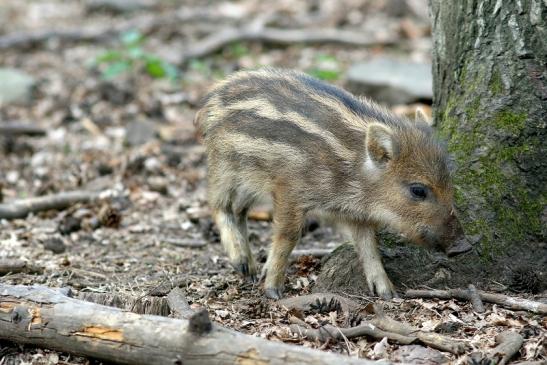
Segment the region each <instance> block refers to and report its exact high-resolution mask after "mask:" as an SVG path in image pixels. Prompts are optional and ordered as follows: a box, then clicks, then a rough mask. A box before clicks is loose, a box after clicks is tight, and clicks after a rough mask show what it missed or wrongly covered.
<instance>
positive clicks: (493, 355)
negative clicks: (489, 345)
mask: <svg viewBox="0 0 547 365" xmlns="http://www.w3.org/2000/svg"><path fill="white" fill-rule="evenodd" d="M523 341H524V338H523V337H522V336H521V335H519V334H518V333H516V332H512V331H506V332H502V333H500V334H499V335H497V336H496V343H497V344H498V345H497V346H496V347H495V348H494V349H492V350H491V351H489V358H490V359H492V360H493V363H495V364H497V365H505V364H507V362H509V360H510V359H511V358H512V357H513V356H515V354H516V353H517V352H518V351H519V350H520V347H521V346H522V343H523Z"/></svg>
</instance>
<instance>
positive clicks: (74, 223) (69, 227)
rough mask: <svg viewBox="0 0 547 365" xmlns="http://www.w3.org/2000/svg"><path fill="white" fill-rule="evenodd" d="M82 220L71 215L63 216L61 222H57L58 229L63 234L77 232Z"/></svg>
mask: <svg viewBox="0 0 547 365" xmlns="http://www.w3.org/2000/svg"><path fill="white" fill-rule="evenodd" d="M81 223H82V221H81V219H78V218H76V217H74V216H72V215H69V216H66V217H64V218H63V219H62V220H61V222H59V226H58V230H59V232H60V233H61V234H63V235H68V234H71V233H72V232H77V231H79V230H80V229H81V228H82V224H81Z"/></svg>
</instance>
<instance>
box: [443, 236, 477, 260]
mask: <svg viewBox="0 0 547 365" xmlns="http://www.w3.org/2000/svg"><path fill="white" fill-rule="evenodd" d="M472 248H473V246H471V244H470V243H469V241H468V240H467V238H465V236H462V237H461V238H459V239H456V240H455V241H454V243H452V244H451V245H450V246H448V248H447V249H446V251H445V252H446V254H447V255H448V257H453V256H458V255H460V254H462V253H464V252H467V251H469V250H471V249H472Z"/></svg>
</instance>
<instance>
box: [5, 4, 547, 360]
mask: <svg viewBox="0 0 547 365" xmlns="http://www.w3.org/2000/svg"><path fill="white" fill-rule="evenodd" d="M100 3H101V2H93V1H89V2H83V1H81V2H64V1H60V0H59V1H53V0H51V1H25V2H21V1H16V0H5V1H3V2H2V4H1V5H0V35H1V34H4V35H6V34H13V33H21V32H30V31H32V32H38V33H41V32H44V31H46V30H52V29H64V30H71V29H80V30H82V29H84V30H89V31H90V32H91V31H95V30H99V31H100V30H101V29H107V28H109V29H113V30H112V32H110V33H108V34H105V35H104V36H101V37H98V38H97V39H93V40H90V41H87V40H85V39H84V40H82V39H79V40H78V39H77V40H74V39H73V40H68V39H63V38H59V39H55V38H53V39H48V40H44V41H39V42H35V43H32V42H30V43H28V44H25V45H24V46H13V47H10V48H5V49H1V51H0V65H1V66H2V67H12V68H17V69H19V70H22V71H24V72H26V73H28V74H29V75H31V76H32V77H33V78H34V79H35V81H36V85H35V88H34V90H33V97H32V101H31V102H30V103H28V104H25V105H5V106H2V107H1V108H0V123H2V122H8V121H9V122H21V123H23V122H24V123H32V124H34V125H36V126H39V127H41V128H44V129H45V130H46V131H47V133H46V135H44V136H39V137H29V136H19V137H17V138H13V137H2V139H1V145H0V148H1V150H0V156H1V158H0V189H1V190H0V192H1V194H0V199H3V202H4V203H7V202H11V201H13V200H16V199H21V198H26V197H31V196H42V195H49V194H54V193H59V192H64V191H72V190H87V191H99V190H110V191H112V192H115V194H116V198H114V199H113V200H112V201H110V202H103V203H97V204H78V205H75V206H72V207H70V208H68V209H65V210H61V211H47V212H41V213H37V214H32V215H30V216H28V217H26V218H24V219H15V220H0V259H14V258H16V259H21V260H24V261H25V262H27V263H29V264H32V265H33V266H35V267H37V268H38V270H36V272H33V273H28V272H20V273H10V274H7V275H4V276H0V283H5V284H24V285H32V284H40V285H46V286H50V287H70V288H72V289H73V290H74V291H75V293H76V294H77V296H78V295H82V294H83V293H95V294H112V295H119V296H122V297H130V298H138V299H139V300H140V301H141V302H145V301H146V300H147V298H151V297H159V298H161V297H162V296H164V295H165V294H167V293H168V292H169V290H170V289H171V288H172V287H175V286H181V287H183V288H185V293H186V296H187V299H188V300H189V302H190V303H191V305H192V307H194V308H198V307H205V308H207V309H208V311H209V313H210V315H211V319H212V320H213V321H214V322H217V323H219V324H222V325H223V326H226V327H229V328H232V329H234V330H237V331H240V332H243V333H247V334H251V335H254V336H260V337H263V338H267V339H270V340H273V341H283V342H288V343H293V344H298V345H303V346H308V347H312V348H320V349H322V350H324V351H334V352H339V353H346V354H348V353H349V354H350V355H352V356H360V357H366V358H372V359H389V360H391V361H394V362H415V361H418V360H416V359H415V360H412V358H409V357H405V356H407V355H405V353H406V352H405V351H407V350H408V347H407V346H402V345H398V344H397V343H392V342H391V341H388V342H386V341H380V340H374V339H370V338H365V337H361V338H354V339H349V341H327V342H320V341H311V340H308V339H305V338H303V337H302V336H299V335H297V334H294V333H291V331H290V330H289V324H290V321H289V316H291V315H293V314H294V313H292V312H291V313H289V311H288V310H287V309H286V308H283V307H281V306H279V305H277V304H276V303H275V302H274V301H271V300H268V299H265V298H264V296H263V292H262V287H261V285H259V284H258V285H254V284H250V283H246V282H245V281H244V280H243V279H242V278H240V276H238V275H237V274H236V273H235V272H234V270H233V269H232V267H231V266H230V264H229V262H228V260H227V257H226V256H225V254H224V253H223V250H222V247H221V245H220V243H219V239H218V233H217V232H216V230H215V228H214V226H213V224H212V221H211V218H210V212H209V210H208V207H207V202H206V194H205V192H206V169H205V154H204V148H203V146H201V145H200V144H199V142H198V141H197V140H196V136H195V131H194V126H193V116H194V113H195V111H196V108H197V105H198V102H199V99H200V97H201V96H203V95H204V94H205V92H206V90H207V89H208V88H209V87H210V86H211V85H212V84H213V83H214V81H215V80H218V79H222V78H223V77H224V76H225V75H228V74H229V73H231V72H233V71H235V70H238V69H242V68H255V67H259V66H264V65H270V66H276V67H287V68H295V69H300V70H304V71H307V72H309V73H311V74H314V75H317V76H320V77H322V78H325V79H329V81H330V82H332V83H335V84H338V85H341V86H344V72H345V71H346V70H347V68H348V67H349V66H350V65H351V64H353V63H355V62H357V61H361V60H364V59H367V58H370V57H371V56H375V55H380V54H392V55H397V56H403V57H409V58H411V59H413V60H419V61H423V60H428V58H429V48H430V45H431V42H430V40H429V38H427V37H428V30H427V29H428V27H427V23H426V22H425V23H424V20H423V19H421V20H420V19H419V17H417V16H411V17H409V18H408V17H404V16H401V14H397V11H395V10H394V9H393V8H392V6H391V7H390V5H389V3H391V2H390V1H387V0H386V1H378V2H373V1H367V0H351V1H349V0H348V1H342V2H338V1H325V2H323V4H322V5H321V6H319V7H318V5H317V3H319V2H316V1H304V2H298V3H295V2H292V1H284V0H281V1H278V2H276V4H275V7H274V8H272V6H273V5H272V4H271V3H270V2H259V1H256V0H244V1H240V2H237V3H230V4H228V3H222V4H221V5H218V6H215V7H211V9H205V10H210V12H209V15H208V16H213V17H217V18H218V21H212V20H211V19H206V20H203V19H201V18H200V16H196V17H195V19H192V20H187V21H180V20H179V21H177V20H176V19H173V16H174V15H173V14H175V15H176V14H184V13H185V12H186V11H190V10H188V9H194V10H195V9H203V5H200V4H201V2H199V1H197V0H196V1H186V2H184V6H181V5H180V4H179V3H177V2H175V1H169V2H167V1H166V2H159V1H157V2H154V1H141V2H133V4H140V5H138V6H136V8H134V9H130V8H122V9H116V8H110V7H104V6H103V7H100V6H98V5H97V4H100ZM105 3H109V2H108V1H105ZM110 3H116V2H114V1H112V2H110ZM119 3H124V2H123V1H120V2H119ZM127 3H132V2H127ZM394 3H403V2H394ZM86 4H87V5H86ZM93 4H95V5H93ZM340 4H343V6H342V5H340ZM126 5H127V4H126ZM127 6H128V5H127ZM339 8H341V9H343V10H344V11H340V9H339ZM370 14H374V15H370ZM259 15H260V16H264V15H267V16H268V17H270V18H269V19H270V20H268V21H269V22H272V24H274V25H276V26H279V27H289V26H292V27H299V28H303V27H309V28H310V29H311V28H313V27H333V26H340V27H342V28H347V29H353V30H359V31H363V32H365V33H366V34H369V35H370V36H371V37H372V38H390V37H395V38H396V39H400V40H401V42H403V41H408V40H409V39H411V38H414V41H413V42H412V44H413V47H408V46H406V47H403V46H401V47H397V46H381V45H376V46H373V47H354V46H350V47H348V46H338V45H321V44H319V45H313V46H312V45H302V44H295V45H284V46H281V45H265V44H263V43H261V42H235V43H231V44H229V45H227V46H226V47H222V48H221V49H220V50H218V51H216V52H212V53H211V54H208V55H206V56H203V57H200V58H196V59H191V60H188V61H185V62H184V64H182V65H180V64H177V63H178V62H180V55H181V54H182V51H181V50H184V49H186V48H185V47H187V46H188V44H194V43H195V42H196V40H197V39H199V38H201V37H203V36H204V35H207V34H213V33H215V32H222V31H223V30H224V29H225V28H226V27H232V26H240V25H242V24H245V22H247V21H248V20H249V19H253V18H258V17H259ZM150 19H152V20H154V19H155V20H157V21H158V24H156V26H150V27H148V26H147V28H146V31H145V32H143V37H144V38H143V39H142V40H139V41H138V42H137V43H138V44H137V46H136V47H135V48H138V49H139V50H140V51H143V52H146V53H148V54H151V55H154V56H157V59H159V60H160V61H161V62H165V63H172V64H177V66H179V69H180V70H181V71H180V73H179V75H177V76H176V78H173V79H172V80H171V79H168V78H167V79H166V78H153V77H151V75H150V73H153V71H146V70H144V69H143V66H142V65H143V64H144V63H145V62H146V61H142V60H143V59H144V58H142V59H140V58H139V60H138V61H135V64H134V65H128V64H127V63H125V64H124V62H120V63H119V64H118V66H117V67H121V68H122V69H123V70H125V72H123V73H122V72H121V71H120V70H116V69H115V67H116V66H112V63H110V67H109V65H108V64H107V62H108V61H105V63H99V64H98V63H97V61H98V60H101V59H102V60H105V59H107V58H108V57H118V53H120V52H122V53H123V52H125V51H128V49H127V44H126V46H124V45H122V44H120V40H119V39H120V37H119V35H120V34H119V32H118V31H116V30H115V29H114V28H116V27H117V26H120V25H123V24H126V23H128V22H134V23H131V24H137V27H138V24H141V25H142V24H145V25H146V24H148V25H149V24H150ZM271 19H274V20H271ZM409 24H410V25H409ZM123 34H125V35H126V36H127V37H131V36H133V37H134V36H135V35H134V34H133V35H131V34H129V35H128V33H127V32H125V33H123ZM76 38H78V37H76ZM130 41H131V40H129V42H130ZM0 43H1V42H0ZM407 44H408V43H407ZM124 47H126V48H124ZM140 51H139V52H140ZM116 52H117V53H116ZM118 61H119V60H118ZM143 62H144V63H143ZM162 67H163V66H162ZM165 70H167V71H168V73H169V72H170V71H171V69H170V68H169V67H167V66H166V67H165ZM118 72H120V74H119V75H113V76H112V75H110V76H112V77H111V78H108V77H109V74H108V73H111V74H114V73H118ZM399 110H401V108H399ZM402 110H403V111H404V110H406V109H405V108H402ZM0 137H1V136H0ZM252 218H253V219H251V220H250V222H249V224H250V229H249V230H250V241H251V246H252V249H253V251H254V252H255V254H256V257H258V258H259V262H261V263H262V262H264V260H265V257H266V249H267V247H268V244H269V241H270V235H271V222H270V221H269V219H268V218H269V208H268V206H267V205H264V206H261V207H259V208H258V209H257V210H255V212H254V213H252ZM344 241H345V239H344V238H343V237H342V236H341V235H339V234H338V233H336V232H335V231H334V230H333V229H331V228H329V227H327V226H323V225H319V226H318V225H317V224H310V225H309V227H308V229H307V231H306V232H305V235H304V236H303V238H302V243H301V244H300V245H299V247H298V249H302V250H308V249H315V248H321V249H334V248H335V247H336V246H337V245H339V244H340V243H342V242H344ZM320 268H321V260H320V259H319V258H316V257H313V256H301V257H299V258H296V259H295V260H294V261H293V263H292V264H291V266H290V268H289V272H288V275H287V280H286V288H287V290H286V293H285V296H286V297H292V296H301V295H305V294H309V293H311V292H312V290H313V287H314V283H315V280H316V278H317V275H318V273H319V270H320ZM356 280H363V279H362V278H356ZM522 295H523V296H525V297H528V298H531V299H536V300H538V301H543V302H545V301H546V296H545V293H543V295H541V294H540V295H539V296H536V297H532V296H530V295H528V294H522ZM352 299H353V300H355V301H357V302H359V303H361V304H363V307H364V308H366V305H367V304H368V303H372V302H374V303H377V304H380V305H382V306H383V307H384V311H385V312H386V313H387V314H389V315H390V316H392V317H393V318H395V319H397V320H400V321H403V322H406V323H410V324H412V325H414V326H416V327H419V328H421V329H423V330H427V331H437V332H443V331H444V333H448V335H449V336H451V337H454V338H457V339H461V340H464V341H466V342H467V343H468V344H469V345H470V346H471V348H472V349H473V351H486V350H488V349H490V348H492V347H494V345H495V336H496V335H497V334H499V333H501V332H503V331H506V330H508V329H509V330H514V331H517V332H519V333H520V334H521V335H522V336H523V337H524V344H523V346H522V347H521V349H520V352H519V353H518V354H517V355H516V356H515V358H514V360H515V361H523V360H536V361H540V360H543V361H545V360H546V359H547V353H546V350H545V347H546V345H547V335H546V327H547V319H546V318H545V317H542V316H539V315H537V314H533V313H529V312H525V311H512V310H509V309H504V308H502V307H500V306H497V305H491V304H486V311H485V312H484V313H476V312H474V311H473V307H472V306H471V305H470V304H469V303H466V302H459V301H455V300H434V299H433V300H432V299H427V300H426V299H405V300H403V299H398V300H393V301H381V300H379V299H378V298H374V297H369V296H366V295H363V296H354V295H352ZM363 313H364V314H363V315H364V316H365V317H364V318H366V316H367V314H366V311H365V312H363ZM301 317H302V320H303V321H304V322H305V323H307V325H308V326H310V327H312V328H318V327H320V326H322V325H324V324H325V323H331V324H333V325H336V326H344V323H346V324H347V321H348V318H344V316H343V315H341V314H340V313H337V312H336V311H332V312H330V313H328V312H327V313H312V312H310V313H303V314H302V315H301ZM413 351H416V349H414V350H413ZM431 351H433V350H431ZM435 351H436V350H435ZM469 352H472V351H469ZM420 356H424V358H425V360H423V362H422V363H431V364H433V363H443V362H447V361H451V362H456V363H458V362H459V363H465V362H467V361H469V359H468V358H467V357H465V356H459V357H458V356H456V355H453V354H450V353H446V352H443V353H441V352H438V351H436V352H435V353H433V354H431V353H428V354H425V355H424V354H421V355H420ZM29 363H30V364H57V363H59V364H98V363H100V361H98V360H93V359H87V358H83V357H75V356H73V355H69V354H66V353H59V352H55V351H50V350H47V349H38V348H34V347H30V346H22V345H17V344H9V343H0V364H1V365H5V364H29Z"/></svg>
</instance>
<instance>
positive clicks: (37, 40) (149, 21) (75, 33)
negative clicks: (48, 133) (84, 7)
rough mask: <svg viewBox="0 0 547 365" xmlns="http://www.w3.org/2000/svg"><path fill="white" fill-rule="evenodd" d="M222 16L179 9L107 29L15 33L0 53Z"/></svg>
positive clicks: (1, 43)
mask: <svg viewBox="0 0 547 365" xmlns="http://www.w3.org/2000/svg"><path fill="white" fill-rule="evenodd" d="M220 18H222V16H221V15H220V14H218V13H212V12H211V11H210V9H206V8H195V9H179V11H177V12H170V13H168V14H162V15H160V16H157V15H153V16H151V15H147V16H143V17H139V18H136V19H130V20H127V21H121V22H118V23H116V24H115V25H114V26H111V27H107V28H96V27H92V28H83V29H82V28H81V27H80V28H73V29H46V30H39V31H28V32H14V33H10V34H7V35H4V36H1V37H0V49H8V48H28V47H31V46H35V45H40V44H42V43H45V42H47V41H49V40H51V39H56V40H58V41H62V42H94V41H102V40H109V39H112V38H114V37H116V35H118V34H120V33H123V32H126V31H129V30H131V29H137V30H138V31H139V32H140V33H141V34H144V35H146V34H149V33H151V32H152V31H154V30H155V29H157V28H159V27H165V26H166V25H167V24H177V25H180V24H181V23H183V22H190V21H199V20H217V21H218V20H219V19H220Z"/></svg>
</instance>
